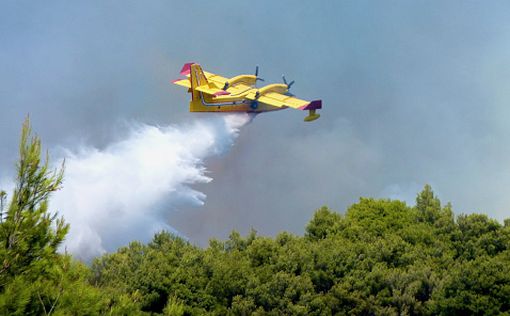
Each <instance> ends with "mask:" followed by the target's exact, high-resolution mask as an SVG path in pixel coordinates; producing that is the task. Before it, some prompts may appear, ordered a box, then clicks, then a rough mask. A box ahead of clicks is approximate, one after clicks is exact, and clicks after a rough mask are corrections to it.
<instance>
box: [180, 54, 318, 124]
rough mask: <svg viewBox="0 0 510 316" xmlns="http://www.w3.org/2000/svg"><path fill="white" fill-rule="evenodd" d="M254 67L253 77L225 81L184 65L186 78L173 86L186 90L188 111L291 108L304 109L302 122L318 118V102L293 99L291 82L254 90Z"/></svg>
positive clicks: (256, 110) (198, 68)
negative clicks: (189, 98) (305, 112)
mask: <svg viewBox="0 0 510 316" xmlns="http://www.w3.org/2000/svg"><path fill="white" fill-rule="evenodd" d="M258 70H259V69H258V66H257V68H256V69H255V75H239V76H235V77H233V78H230V79H227V78H224V77H221V76H218V75H215V74H213V73H209V72H205V71H203V70H202V67H200V65H199V64H197V63H187V64H185V65H184V66H183V67H182V69H181V75H183V76H186V77H187V78H186V79H177V80H174V81H173V83H175V84H177V85H179V86H183V87H186V88H188V92H189V93H191V102H190V103H189V110H190V112H255V113H259V112H268V111H275V110H282V109H286V108H289V107H290V108H294V109H298V110H308V111H309V113H308V116H307V117H305V121H306V122H310V121H313V120H316V119H318V118H319V116H320V115H319V114H317V113H315V111H316V110H317V109H321V108H322V101H321V100H315V101H305V100H301V99H298V98H295V97H294V96H293V95H292V94H290V93H289V88H290V87H291V86H292V85H293V84H294V81H291V82H289V83H287V80H285V76H282V77H283V82H284V83H274V84H270V85H267V86H264V87H262V88H257V87H255V84H256V82H257V81H264V80H263V79H261V78H259V77H258Z"/></svg>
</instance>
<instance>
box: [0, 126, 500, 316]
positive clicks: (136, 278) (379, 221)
mask: <svg viewBox="0 0 510 316" xmlns="http://www.w3.org/2000/svg"><path fill="white" fill-rule="evenodd" d="M40 151H41V144H40V141H39V139H38V138H37V137H32V136H31V131H30V126H29V123H28V120H27V121H26V122H25V124H24V126H23V131H22V137H21V144H20V160H19V163H18V166H17V167H18V176H17V184H16V188H15V190H14V192H13V194H12V196H11V199H10V201H9V203H7V199H6V196H7V195H6V194H5V192H3V191H0V210H1V214H0V219H1V221H0V314H2V315H3V314H8V315H50V314H56V315H104V314H109V315H155V314H163V315H203V314H211V315H336V314H339V315H428V314H431V315H472V314H484V315H495V314H505V313H506V314H509V313H510V299H509V298H510V220H505V222H504V225H501V224H500V223H498V222H497V221H495V220H493V219H490V218H488V217H487V216H486V215H480V214H470V215H459V216H457V218H455V216H454V213H453V210H452V207H451V205H450V204H449V203H448V204H446V205H445V206H443V207H442V206H441V202H440V201H439V199H438V198H437V197H436V196H435V194H434V193H433V191H432V188H431V187H430V186H429V185H426V186H425V187H424V189H423V191H422V192H420V193H419V194H418V195H417V198H416V206H414V207H409V206H407V205H406V204H405V203H404V202H401V201H393V200H386V199H371V198H361V199H360V200H359V202H358V203H355V204H353V205H351V206H350V207H349V208H348V210H347V211H346V212H345V214H344V215H341V214H339V213H336V212H334V211H332V210H330V209H329V208H327V207H325V206H323V207H321V208H320V209H318V210H317V211H316V212H315V214H314V215H313V217H312V219H311V220H310V222H309V223H308V225H307V226H306V233H305V235H304V236H296V235H293V234H291V233H287V232H282V233H279V234H278V235H277V236H276V237H274V238H272V237H265V236H258V235H257V233H256V231H255V230H252V231H251V232H250V233H249V234H248V235H247V236H246V237H243V236H241V234H240V233H239V232H237V231H233V232H232V233H231V234H230V236H229V238H228V239H227V240H226V241H219V240H211V241H210V244H209V247H207V248H205V249H202V248H199V247H196V246H194V245H192V244H190V243H189V242H187V241H185V240H183V239H182V238H180V237H177V236H175V235H172V234H170V233H168V232H160V233H158V234H156V235H155V236H154V238H153V239H152V241H151V242H149V243H148V244H143V243H140V242H138V241H133V242H131V243H130V244H129V245H128V246H126V247H122V248H120V249H118V250H117V251H116V252H114V253H110V254H105V255H103V256H102V257H100V258H96V259H95V260H94V262H93V263H92V266H91V267H87V266H85V265H84V264H82V263H80V262H77V261H74V260H73V259H72V258H71V257H70V256H68V255H66V254H58V253H57V248H58V246H59V245H60V244H61V242H62V240H63V238H64V237H65V235H66V233H67V231H68V229H69V227H68V225H67V224H65V222H64V220H63V218H57V215H56V214H51V213H50V212H49V211H48V200H49V197H50V195H51V193H52V192H54V191H55V190H58V189H59V188H60V186H61V184H62V179H63V166H62V168H61V169H59V170H55V171H50V170H49V169H48V160H47V157H46V160H45V162H44V163H41V160H40Z"/></svg>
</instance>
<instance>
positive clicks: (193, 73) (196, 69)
mask: <svg viewBox="0 0 510 316" xmlns="http://www.w3.org/2000/svg"><path fill="white" fill-rule="evenodd" d="M181 75H183V76H188V75H189V77H190V83H191V89H190V90H191V91H190V92H191V94H192V99H196V98H198V97H199V92H198V91H196V90H195V88H196V87H199V86H203V85H208V84H209V82H208V81H207V78H206V76H205V75H204V71H203V70H202V67H201V66H200V65H199V64H197V63H187V64H184V66H183V67H182V69H181Z"/></svg>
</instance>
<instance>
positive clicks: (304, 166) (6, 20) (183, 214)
mask: <svg viewBox="0 0 510 316" xmlns="http://www.w3.org/2000/svg"><path fill="white" fill-rule="evenodd" d="M189 61H196V62H199V63H201V64H202V65H203V66H204V68H206V69H207V70H209V71H211V72H218V73H221V74H223V75H224V76H227V77H229V76H234V75H237V74H239V73H252V72H253V71H254V68H255V65H257V64H258V65H260V75H261V76H262V77H263V78H265V79H266V83H268V82H271V81H276V82H278V81H280V80H281V79H280V76H281V74H282V73H285V74H286V76H287V78H288V79H289V80H296V84H295V85H294V86H293V87H292V92H293V93H295V94H296V95H298V96H301V97H303V98H308V99H316V98H321V99H322V100H323V107H324V108H323V110H322V111H321V115H322V116H321V118H320V119H319V120H317V121H315V122H313V123H304V122H302V119H303V117H304V116H305V114H304V113H303V112H300V111H292V110H286V111H280V112H277V113H271V114H263V115H259V116H258V117H257V118H256V119H255V120H254V121H253V122H252V123H251V124H250V125H248V126H246V127H245V128H243V130H242V131H241V134H240V136H239V138H238V139H237V142H236V145H235V146H234V147H233V148H232V150H231V151H230V152H228V153H226V154H225V155H223V156H221V157H216V158H212V159H211V160H210V161H208V162H207V163H206V166H207V167H208V169H209V171H210V172H209V176H211V177H212V178H214V181H213V182H211V183H209V184H205V185H201V186H199V187H197V189H199V190H201V191H202V192H204V193H205V194H206V195H207V196H208V198H207V200H206V204H205V205H204V206H202V207H198V208H192V209H182V210H180V211H178V212H171V213H169V221H170V223H171V225H172V226H174V227H175V228H176V229H178V230H180V231H182V232H183V233H184V234H185V235H187V236H188V237H189V238H190V239H191V240H193V241H195V242H198V243H200V244H203V243H204V242H205V241H207V239H208V238H211V237H220V238H223V237H224V236H225V235H226V234H228V232H229V231H230V230H232V229H238V230H240V231H242V232H243V233H244V232H246V231H247V230H248V229H249V228H250V227H254V228H255V229H257V230H258V231H259V232H260V233H262V234H274V233H276V232H278V231H281V230H290V231H292V232H295V233H302V232H303V228H304V226H305V225H306V223H307V222H308V220H309V219H310V217H311V215H312V214H313V211H314V210H315V209H316V208H317V207H320V206H322V205H328V206H330V207H332V208H333V209H336V210H339V211H344V210H345V208H346V207H347V206H348V205H350V204H351V203H353V202H355V201H357V200H358V198H359V197H360V196H373V197H392V198H400V199H404V200H406V201H409V202H412V201H413V200H414V197H415V194H416V192H417V191H419V190H420V189H421V188H422V186H423V185H424V184H425V183H430V184H431V185H432V186H433V188H434V190H435V191H436V193H438V195H439V197H440V198H441V199H442V200H443V201H444V202H446V201H451V202H452V203H453V206H454V209H455V210H456V212H457V213H460V212H474V211H476V212H484V213H488V214H489V215H490V216H492V217H495V218H497V219H500V220H501V219H503V218H506V217H510V194H508V191H509V189H510V124H509V122H510V88H509V87H510V4H509V3H508V2H507V1H501V2H498V1H490V2H482V1H478V2H471V1H306V2H299V1H256V2H253V1H213V2H210V1H143V2H142V1H83V2H77V1H73V2H70V1H44V2H34V1H2V2H1V3H0V178H1V177H6V176H11V175H12V173H13V171H14V170H13V165H14V162H15V159H16V156H17V144H18V139H19V129H20V127H21V123H22V121H23V118H24V117H25V116H26V115H27V113H30V116H31V120H32V123H33V127H34V130H35V131H36V132H37V133H38V134H39V135H40V136H41V137H42V139H43V142H44V144H45V145H46V147H47V148H48V149H50V150H52V148H56V147H57V146H64V147H73V146H76V144H77V143H78V142H79V143H84V144H87V145H90V146H97V147H99V148H101V147H102V146H106V145H107V144H108V143H109V142H111V141H113V140H117V139H119V138H122V136H123V135H124V134H125V133H127V129H126V128H125V124H123V122H125V121H138V122H143V123H148V124H158V125H168V124H183V123H186V122H189V121H192V120H193V119H194V118H195V117H197V116H198V117H201V116H200V115H199V114H196V113H188V98H189V95H188V94H187V93H186V92H185V90H184V89H181V88H180V87H177V86H173V85H170V84H169V81H170V80H172V79H175V78H177V77H178V73H179V70H180V68H181V66H182V64H183V63H185V62H189Z"/></svg>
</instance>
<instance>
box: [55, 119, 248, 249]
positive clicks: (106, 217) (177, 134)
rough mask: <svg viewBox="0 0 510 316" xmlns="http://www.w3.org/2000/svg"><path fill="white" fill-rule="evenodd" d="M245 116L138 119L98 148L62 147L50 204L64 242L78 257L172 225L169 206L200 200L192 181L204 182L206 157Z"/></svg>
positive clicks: (225, 144)
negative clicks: (61, 169)
mask: <svg viewBox="0 0 510 316" xmlns="http://www.w3.org/2000/svg"><path fill="white" fill-rule="evenodd" d="M250 120H251V116H250V115H248V114H233V115H232V114H231V115H226V116H221V117H219V116H216V117H215V118H208V119H202V120H197V121H196V122H194V123H193V124H191V125H189V126H179V127H173V126H169V127H155V126H149V125H143V124H142V125H138V126H136V127H134V128H133V130H132V131H131V132H130V134H129V136H128V137H127V138H126V139H124V140H121V141H118V142H115V143H112V144H110V145H108V146H107V147H106V148H104V149H102V150H98V149H96V148H91V147H86V148H81V149H79V150H78V151H69V150H66V151H65V153H66V154H65V158H66V169H65V178H64V185H63V189H62V190H61V191H58V192H57V193H56V194H55V195H54V196H53V198H52V199H51V209H53V210H55V209H56V210H57V211H58V212H59V215H63V216H64V218H65V220H66V222H68V223H70V225H71V228H70V231H69V234H68V235H67V238H66V240H65V243H64V246H65V248H66V249H67V251H69V252H71V253H72V254H74V255H75V256H78V257H80V258H82V259H90V258H91V257H93V256H96V255H99V254H102V253H104V252H106V251H111V250H115V249H116V248H117V247H119V246H121V245H125V244H127V243H128V242H129V241H132V240H142V241H147V240H148V239H150V238H151V237H152V235H153V234H154V233H155V232H156V231H159V230H162V229H166V230H170V231H174V232H175V230H174V229H173V228H172V227H171V226H170V225H169V224H168V223H167V217H168V213H169V211H171V210H172V209H175V208H177V207H179V206H180V205H181V206H182V205H183V204H185V205H190V204H195V205H201V204H203V203H204V199H205V195H204V194H203V193H201V192H198V191H196V190H194V189H192V188H191V187H190V186H191V185H193V184H197V183H207V182H210V181H211V180H212V179H211V178H210V177H208V176H207V175H206V169H205V167H204V159H205V158H207V157H210V156H213V155H218V154H221V153H223V152H225V151H226V150H228V149H229V148H230V147H231V146H232V145H233V141H234V140H235V138H236V137H237V135H238V132H239V129H240V127H242V126H243V125H245V124H246V123H248V122H249V121H250Z"/></svg>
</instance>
